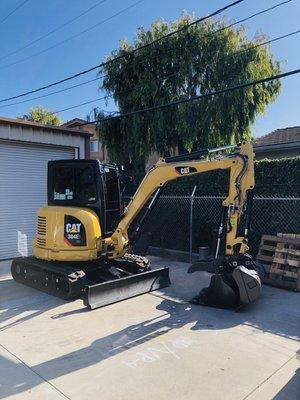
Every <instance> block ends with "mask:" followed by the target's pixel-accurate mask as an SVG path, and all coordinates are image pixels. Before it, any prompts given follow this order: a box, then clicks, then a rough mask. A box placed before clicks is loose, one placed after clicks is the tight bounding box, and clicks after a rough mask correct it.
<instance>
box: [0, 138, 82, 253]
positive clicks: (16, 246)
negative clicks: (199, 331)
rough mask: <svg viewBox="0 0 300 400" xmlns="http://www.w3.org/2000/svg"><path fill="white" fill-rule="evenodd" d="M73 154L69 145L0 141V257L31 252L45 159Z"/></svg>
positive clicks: (42, 200) (42, 194)
mask: <svg viewBox="0 0 300 400" xmlns="http://www.w3.org/2000/svg"><path fill="white" fill-rule="evenodd" d="M74 156H75V151H74V149H72V148H59V147H45V146H38V145H31V144H30V145H24V144H12V143H8V142H1V141H0V260H1V259H6V258H13V257H17V256H27V255H30V254H32V251H31V242H32V239H33V237H34V234H35V224H36V212H37V210H38V208H39V207H41V206H42V205H46V204H47V162H48V161H49V160H58V159H66V158H68V159H69V158H74Z"/></svg>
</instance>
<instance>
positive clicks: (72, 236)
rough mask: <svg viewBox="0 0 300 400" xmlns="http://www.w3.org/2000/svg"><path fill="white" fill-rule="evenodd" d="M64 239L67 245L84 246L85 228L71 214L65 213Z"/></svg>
mask: <svg viewBox="0 0 300 400" xmlns="http://www.w3.org/2000/svg"><path fill="white" fill-rule="evenodd" d="M64 241H65V243H66V244H67V245H68V246H86V234H85V228H84V226H83V225H82V223H81V222H80V221H79V220H78V219H77V218H75V217H73V216H72V215H65V229H64Z"/></svg>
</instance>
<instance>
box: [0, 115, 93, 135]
mask: <svg viewBox="0 0 300 400" xmlns="http://www.w3.org/2000/svg"><path fill="white" fill-rule="evenodd" d="M0 124H7V125H19V126H25V127H30V128H33V129H35V128H36V129H40V130H41V129H42V130H49V131H57V132H61V133H65V134H69V135H80V136H87V137H89V136H92V134H91V133H90V132H87V131H86V130H83V129H82V130H79V129H78V128H76V129H72V128H67V127H64V125H61V126H53V125H43V124H39V123H37V122H32V121H26V120H23V119H16V118H7V117H1V116H0Z"/></svg>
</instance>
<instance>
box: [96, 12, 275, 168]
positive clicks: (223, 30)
mask: <svg viewBox="0 0 300 400" xmlns="http://www.w3.org/2000/svg"><path fill="white" fill-rule="evenodd" d="M192 20H193V18H192V17H191V16H189V15H183V16H182V17H181V18H180V19H179V20H178V21H175V22H173V23H171V24H168V23H167V22H164V21H159V22H154V23H153V24H152V26H151V28H150V29H149V30H145V29H144V28H139V29H138V30H137V35H136V38H135V40H134V42H133V43H132V44H129V43H128V42H127V41H125V40H123V41H121V44H120V48H119V49H118V50H116V51H113V52H112V53H111V55H110V57H109V59H113V58H114V57H117V56H120V55H124V54H125V55H126V54H127V53H128V52H130V51H131V50H133V49H135V48H136V47H139V46H142V45H143V44H146V43H149V42H151V41H153V40H155V39H157V38H159V37H161V36H163V35H166V34H167V33H169V32H171V31H172V30H177V29H179V28H181V27H184V26H185V25H187V24H189V23H190V22H191V21H192ZM227 25H228V22H226V20H224V19H222V20H219V21H216V20H215V21H212V20H210V21H207V22H205V23H200V24H195V25H193V26H191V27H189V28H187V29H184V30H183V31H181V32H180V33H179V34H175V35H173V36H171V37H169V38H168V39H164V40H161V41H160V42H158V43H156V44H155V45H152V46H149V47H147V48H145V49H142V50H140V51H137V52H135V53H134V54H128V56H127V57H125V58H122V59H119V60H117V61H115V62H112V63H109V64H107V65H105V66H104V67H103V68H102V70H101V71H100V72H99V74H101V75H102V74H105V75H106V77H105V78H104V80H103V82H102V84H101V86H100V87H101V89H104V90H105V91H106V93H107V95H112V97H113V99H114V101H115V103H116V104H117V106H118V107H119V110H120V112H121V113H126V112H129V111H132V110H138V109H142V108H147V107H151V106H153V105H160V104H165V103H169V102H172V101H174V100H177V99H180V98H188V97H190V96H195V95H199V94H205V93H209V92H212V91H215V90H218V89H223V88H226V87H230V86H235V85H239V84H241V83H244V82H250V81H252V80H256V79H260V78H264V77H267V76H270V75H273V74H277V73H279V72H280V63H279V62H278V61H276V60H274V59H273V56H272V54H271V51H270V48H269V47H268V46H261V47H254V46H256V45H257V44H259V43H262V42H263V41H265V40H266V37H265V36H264V35H259V36H256V37H255V38H254V39H253V40H249V39H248V38H247V34H246V29H245V28H244V27H241V28H235V27H230V28H227ZM247 49H248V50H247ZM279 91H280V82H279V81H278V80H275V81H272V82H268V83H264V84H259V85H256V86H252V87H248V88H245V89H242V90H236V91H233V92H230V93H226V94H222V95H218V96H213V97H209V98H207V99H202V100H199V101H194V102H189V103H186V104H182V105H180V106H176V107H175V106H174V107H169V108H167V109H164V110H160V111H155V112H147V113H142V114H138V115H135V116H130V117H126V118H119V119H114V120H112V121H107V122H101V123H99V129H101V137H102V140H103V141H104V143H105V144H106V145H107V147H108V150H109V155H110V158H111V159H112V160H115V161H117V162H121V163H125V164H127V165H130V166H132V168H133V169H135V170H139V169H143V167H144V163H145V160H146V158H147V157H148V155H149V154H150V152H151V151H153V150H156V151H158V153H159V154H161V155H167V154H168V153H169V152H170V149H171V148H172V147H175V146H177V147H178V149H179V151H183V150H184V149H186V150H189V151H190V150H194V149H197V148H202V147H208V146H215V145H216V146H218V145H223V144H230V143H238V142H240V141H241V139H242V138H250V137H251V131H250V126H251V124H253V122H254V120H255V117H256V116H257V115H258V114H262V113H263V112H264V111H265V110H266V107H267V105H268V104H269V103H270V102H272V101H274V100H275V99H276V97H277V96H278V94H279ZM102 115H103V114H102V113H101V112H100V114H99V116H100V117H101V116H102Z"/></svg>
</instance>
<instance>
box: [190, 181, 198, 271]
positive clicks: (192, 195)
mask: <svg viewBox="0 0 300 400" xmlns="http://www.w3.org/2000/svg"><path fill="white" fill-rule="evenodd" d="M196 189H197V186H196V185H195V186H194V189H193V191H192V194H191V198H190V264H192V252H193V211H194V198H195V192H196Z"/></svg>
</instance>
